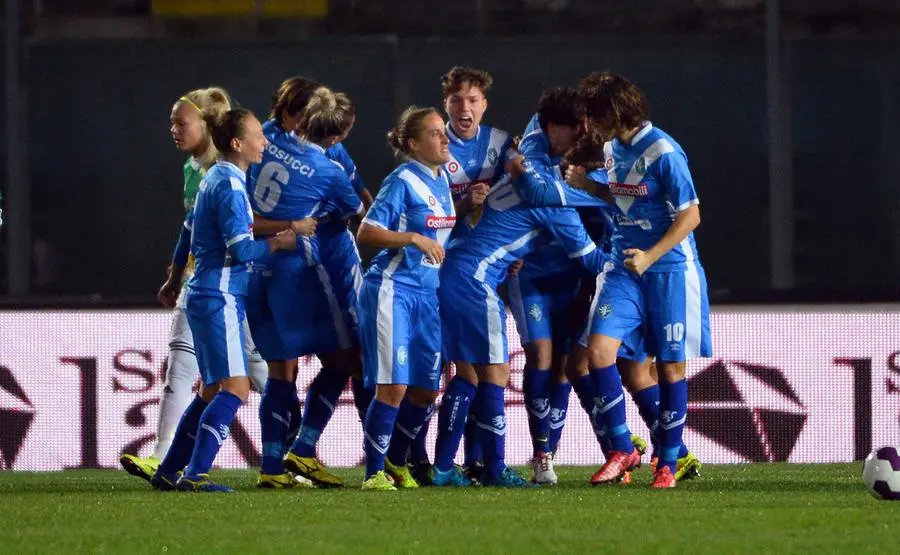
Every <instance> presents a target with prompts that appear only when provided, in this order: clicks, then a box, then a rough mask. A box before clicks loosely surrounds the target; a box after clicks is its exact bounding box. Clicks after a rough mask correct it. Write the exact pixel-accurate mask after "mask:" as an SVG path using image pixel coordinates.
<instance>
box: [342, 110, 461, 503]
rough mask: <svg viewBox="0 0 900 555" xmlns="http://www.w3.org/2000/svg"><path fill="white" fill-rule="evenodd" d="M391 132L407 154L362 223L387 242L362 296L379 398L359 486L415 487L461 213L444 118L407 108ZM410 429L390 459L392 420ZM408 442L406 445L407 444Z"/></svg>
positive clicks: (377, 241) (380, 242) (367, 361)
mask: <svg viewBox="0 0 900 555" xmlns="http://www.w3.org/2000/svg"><path fill="white" fill-rule="evenodd" d="M388 141H389V143H390V144H391V146H392V147H393V148H394V151H395V152H396V153H397V154H398V155H404V156H405V157H407V161H406V162H405V163H403V164H401V165H400V166H399V167H398V168H397V169H396V170H394V171H393V172H392V173H391V174H390V175H389V176H388V177H387V178H386V179H385V180H384V183H383V184H382V186H381V189H380V190H379V192H378V196H377V197H376V198H375V203H374V204H373V205H372V208H370V209H369V211H368V213H367V214H366V217H365V219H364V220H363V223H362V225H361V226H360V228H359V233H358V235H357V238H358V240H359V242H360V244H365V245H370V246H374V247H380V248H382V249H383V250H382V251H381V252H379V253H378V255H376V256H375V258H374V259H373V260H372V265H371V267H370V269H369V271H368V272H367V273H366V276H365V280H364V284H363V289H362V293H361V295H360V309H361V312H360V316H361V318H360V320H361V322H360V323H361V330H362V343H363V357H364V359H363V360H364V363H363V365H364V371H365V379H366V384H367V385H374V386H375V388H376V390H375V399H374V400H373V401H372V404H371V405H370V406H369V410H368V413H367V414H366V420H365V442H364V446H365V452H366V480H365V482H363V486H362V487H363V489H367V490H394V489H396V488H395V486H394V485H393V484H392V483H391V480H390V479H389V478H388V476H387V474H385V469H387V470H388V471H389V472H390V473H391V474H392V475H393V476H394V483H396V484H397V485H398V486H400V487H417V486H418V484H417V483H416V480H415V479H414V478H413V477H412V475H411V474H410V473H409V469H408V468H407V466H406V460H405V455H406V451H407V448H408V447H409V442H410V441H411V439H412V438H413V437H415V436H416V435H417V433H418V431H419V430H420V429H421V427H422V426H423V425H424V423H425V419H426V417H427V413H428V407H429V406H431V405H432V404H433V403H434V399H435V397H436V396H437V392H438V388H439V384H440V372H441V367H440V364H441V322H440V315H439V309H438V296H437V289H438V284H439V276H438V270H439V268H440V265H441V263H442V262H443V259H444V244H445V243H446V242H447V239H448V238H449V236H450V232H451V229H452V228H453V226H454V224H455V222H456V212H455V210H454V206H453V201H452V198H451V196H450V186H449V183H448V181H447V176H446V175H445V174H444V172H443V170H442V169H441V166H442V165H443V164H446V163H447V162H448V161H449V159H450V152H449V150H448V147H447V145H448V142H449V141H448V139H447V135H446V133H445V131H444V121H443V120H442V119H441V116H440V115H439V114H438V113H437V110H435V109H434V108H416V107H410V108H408V109H407V110H406V111H405V112H403V114H402V115H401V116H400V119H399V121H398V123H397V127H395V128H394V129H393V130H392V131H391V132H390V133H388ZM395 424H396V426H397V428H398V429H400V430H405V432H404V433H403V434H398V437H397V438H395V441H399V442H401V443H395V444H394V445H393V447H394V448H395V449H396V450H397V452H398V453H402V454H403V457H404V458H403V460H394V461H386V460H385V455H386V454H387V453H388V448H389V447H390V446H391V445H392V441H391V436H392V435H393V431H394V426H395ZM404 443H405V444H404Z"/></svg>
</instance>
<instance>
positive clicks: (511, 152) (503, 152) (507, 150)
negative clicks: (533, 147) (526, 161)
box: [497, 135, 520, 176]
mask: <svg viewBox="0 0 900 555" xmlns="http://www.w3.org/2000/svg"><path fill="white" fill-rule="evenodd" d="M518 156H520V155H519V151H518V150H516V149H515V148H513V137H512V135H508V136H507V137H506V140H505V141H504V142H503V146H502V147H500V163H499V164H497V175H498V176H499V175H502V174H503V173H505V172H506V164H507V162H509V161H510V160H512V159H514V158H516V157H518Z"/></svg>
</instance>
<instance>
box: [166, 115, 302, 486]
mask: <svg viewBox="0 0 900 555" xmlns="http://www.w3.org/2000/svg"><path fill="white" fill-rule="evenodd" d="M204 119H205V121H206V123H207V125H208V126H209V129H210V133H211V135H212V138H213V143H214V144H215V146H216V148H217V149H218V150H219V152H220V153H221V159H220V160H219V161H218V162H217V163H216V164H215V165H214V166H213V167H212V168H210V170H209V172H208V173H207V174H206V176H205V177H204V180H203V181H202V182H201V183H200V186H199V190H198V193H197V199H196V205H195V206H194V209H193V212H192V213H191V214H190V215H189V221H192V223H193V227H192V233H191V254H193V256H194V259H195V260H196V269H195V272H194V275H193V276H192V277H191V278H190V279H189V280H188V284H187V288H188V291H187V294H186V299H185V312H186V313H187V317H188V324H189V325H190V327H191V333H192V335H193V338H194V346H195V349H196V354H197V362H198V364H199V366H200V370H201V372H202V375H203V380H202V383H201V387H200V393H199V394H198V395H197V397H195V398H194V400H193V401H192V402H191V404H190V405H189V406H188V408H187V410H186V411H185V413H184V415H182V417H181V421H180V422H179V424H178V429H177V430H176V432H175V438H174V440H173V442H172V446H171V447H170V448H169V451H168V453H167V454H166V457H165V458H164V459H163V461H162V462H161V463H160V465H159V468H158V469H157V470H156V473H155V474H154V476H153V478H152V479H151V484H153V486H154V487H156V488H157V489H161V490H170V489H178V490H183V491H206V492H217V491H232V488H230V487H228V486H224V485H220V484H216V483H214V482H212V481H211V480H210V479H209V470H210V468H211V467H212V463H213V460H214V459H215V457H216V454H217V453H218V452H219V449H220V448H221V446H222V444H223V443H224V441H225V440H226V439H227V438H228V432H229V429H230V426H231V422H232V421H233V420H234V416H235V414H236V413H237V410H238V408H240V406H241V404H242V403H244V402H246V400H247V396H248V395H249V393H250V381H249V380H248V378H247V366H248V365H247V356H246V353H245V352H244V350H243V345H244V337H243V335H244V327H243V321H244V297H245V295H246V293H247V283H248V278H249V274H248V263H249V262H252V261H254V260H259V259H261V258H263V257H264V256H266V255H267V254H269V253H271V252H275V251H278V250H290V249H295V248H296V245H297V238H296V235H295V234H294V232H292V231H290V230H286V231H282V232H280V233H279V234H277V235H276V236H275V237H272V238H269V239H267V240H265V241H256V240H254V238H253V215H252V212H251V210H250V203H249V200H248V198H247V191H246V188H245V183H246V172H247V168H248V167H249V165H250V164H252V163H256V162H259V161H260V160H261V159H262V153H263V149H264V148H265V146H266V143H267V141H266V138H265V136H264V135H263V131H262V126H261V125H260V123H259V121H258V120H257V119H256V117H255V116H254V115H253V113H252V112H250V111H249V110H244V109H233V110H229V111H227V112H225V113H224V114H218V115H208V116H205V118H204ZM183 233H184V232H183ZM185 464H187V467H186V468H185ZM182 468H185V470H184V474H182V475H181V477H180V478H179V477H178V474H177V473H178V472H179V471H180V470H181V469H182Z"/></svg>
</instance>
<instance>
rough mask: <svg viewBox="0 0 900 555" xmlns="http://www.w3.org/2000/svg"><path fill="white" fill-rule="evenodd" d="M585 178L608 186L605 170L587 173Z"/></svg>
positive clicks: (607, 173)
mask: <svg viewBox="0 0 900 555" xmlns="http://www.w3.org/2000/svg"><path fill="white" fill-rule="evenodd" d="M587 178H588V179H590V180H591V181H593V182H594V183H601V184H603V185H609V172H607V171H606V169H605V168H597V169H593V170H591V171H589V172H588V173H587Z"/></svg>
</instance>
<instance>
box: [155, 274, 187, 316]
mask: <svg viewBox="0 0 900 555" xmlns="http://www.w3.org/2000/svg"><path fill="white" fill-rule="evenodd" d="M180 291H181V280H180V279H175V276H173V275H172V272H171V271H170V272H169V277H168V278H166V282H165V283H163V284H162V287H160V288H159V293H157V294H156V300H158V301H159V304H161V305H163V306H164V307H166V308H175V301H177V300H178V293H179V292H180Z"/></svg>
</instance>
